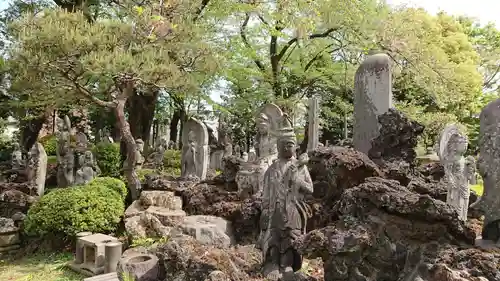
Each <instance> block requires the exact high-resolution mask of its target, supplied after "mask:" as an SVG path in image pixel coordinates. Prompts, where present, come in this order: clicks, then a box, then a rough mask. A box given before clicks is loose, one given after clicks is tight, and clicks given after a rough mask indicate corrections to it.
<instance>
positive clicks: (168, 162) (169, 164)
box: [163, 149, 181, 169]
mask: <svg viewBox="0 0 500 281" xmlns="http://www.w3.org/2000/svg"><path fill="white" fill-rule="evenodd" d="M163 167H164V168H167V169H169V168H173V169H180V168H181V151H180V150H174V149H169V150H167V151H165V156H164V157H163Z"/></svg>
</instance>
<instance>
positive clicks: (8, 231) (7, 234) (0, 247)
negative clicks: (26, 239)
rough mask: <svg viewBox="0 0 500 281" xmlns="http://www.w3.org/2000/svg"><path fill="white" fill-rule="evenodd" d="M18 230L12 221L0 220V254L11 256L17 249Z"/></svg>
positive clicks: (18, 241) (18, 240) (7, 219)
mask: <svg viewBox="0 0 500 281" xmlns="http://www.w3.org/2000/svg"><path fill="white" fill-rule="evenodd" d="M19 243H20V239H19V228H18V227H16V226H15V224H14V220H12V219H9V218H0V254H12V253H14V252H16V251H17V250H18V249H19Z"/></svg>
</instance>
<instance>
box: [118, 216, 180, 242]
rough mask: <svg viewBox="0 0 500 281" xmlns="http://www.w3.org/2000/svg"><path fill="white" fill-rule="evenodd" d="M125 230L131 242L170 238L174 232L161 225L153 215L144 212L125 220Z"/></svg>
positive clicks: (170, 228)
mask: <svg viewBox="0 0 500 281" xmlns="http://www.w3.org/2000/svg"><path fill="white" fill-rule="evenodd" d="M125 229H126V230H127V233H128V235H129V236H130V238H132V240H134V239H140V238H147V237H165V236H170V235H171V233H172V232H174V231H175V230H174V229H173V228H172V227H168V226H165V225H163V224H162V223H161V221H160V220H159V219H158V218H157V217H155V216H154V215H152V214H150V213H146V212H144V213H141V214H140V215H138V216H133V217H129V218H127V219H125Z"/></svg>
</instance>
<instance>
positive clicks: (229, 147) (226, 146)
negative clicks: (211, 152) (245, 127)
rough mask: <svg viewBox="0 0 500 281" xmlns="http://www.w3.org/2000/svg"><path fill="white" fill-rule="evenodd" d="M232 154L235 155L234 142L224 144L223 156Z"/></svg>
mask: <svg viewBox="0 0 500 281" xmlns="http://www.w3.org/2000/svg"><path fill="white" fill-rule="evenodd" d="M231 155H233V144H231V143H226V144H224V155H223V157H226V156H231Z"/></svg>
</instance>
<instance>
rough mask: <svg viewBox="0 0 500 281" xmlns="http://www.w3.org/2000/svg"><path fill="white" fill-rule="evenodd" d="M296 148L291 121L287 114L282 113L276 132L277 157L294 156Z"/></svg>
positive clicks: (286, 157)
mask: <svg viewBox="0 0 500 281" xmlns="http://www.w3.org/2000/svg"><path fill="white" fill-rule="evenodd" d="M296 148H297V139H296V136H295V132H294V130H293V127H292V123H291V121H290V119H289V118H288V116H287V115H284V116H283V121H282V124H281V128H280V129H279V132H278V157H279V158H281V159H290V158H292V157H295V155H296Z"/></svg>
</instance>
